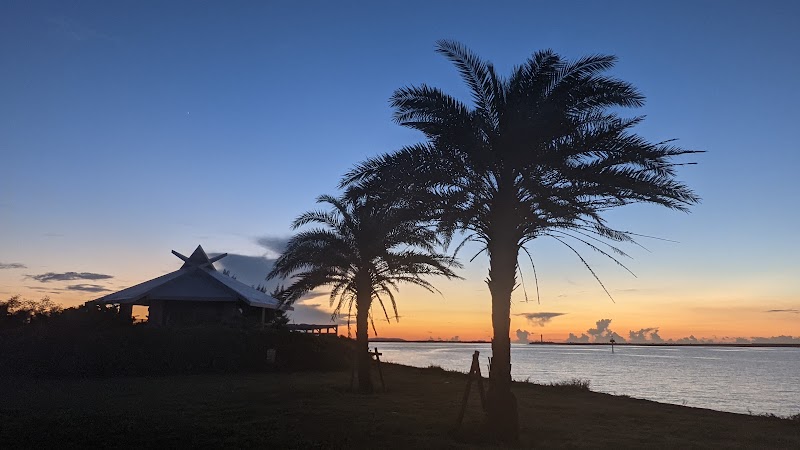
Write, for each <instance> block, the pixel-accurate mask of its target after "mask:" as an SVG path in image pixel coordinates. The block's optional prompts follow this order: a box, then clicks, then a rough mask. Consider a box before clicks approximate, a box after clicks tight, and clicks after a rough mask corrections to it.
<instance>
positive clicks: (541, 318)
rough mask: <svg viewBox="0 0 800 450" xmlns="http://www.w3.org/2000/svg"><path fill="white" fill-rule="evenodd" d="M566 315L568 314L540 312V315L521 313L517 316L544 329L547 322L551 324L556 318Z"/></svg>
mask: <svg viewBox="0 0 800 450" xmlns="http://www.w3.org/2000/svg"><path fill="white" fill-rule="evenodd" d="M565 314H566V313H558V312H539V313H521V314H515V315H516V316H521V317H524V318H526V319H528V321H529V322H531V323H533V324H536V325H538V326H540V327H543V326H545V324H546V323H547V322H550V321H551V320H553V319H555V318H556V317H558V316H563V315H565Z"/></svg>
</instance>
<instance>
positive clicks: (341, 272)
mask: <svg viewBox="0 0 800 450" xmlns="http://www.w3.org/2000/svg"><path fill="white" fill-rule="evenodd" d="M317 203H327V204H329V205H331V206H332V208H331V210H329V211H310V212H306V213H304V214H302V215H300V216H299V217H298V218H297V219H295V221H294V223H293V225H292V226H293V228H295V229H297V228H299V227H302V226H304V225H307V224H319V225H322V226H321V227H316V228H312V229H308V230H305V231H301V232H299V233H297V234H296V235H295V236H294V237H292V238H291V240H290V241H289V243H288V245H287V247H286V251H285V252H284V253H283V254H282V255H281V256H280V258H278V260H277V261H276V263H275V267H274V268H273V269H272V271H270V273H269V274H268V275H267V278H268V279H272V278H275V277H282V278H290V279H291V280H292V281H291V284H290V285H289V286H288V287H286V288H282V289H281V290H279V291H277V292H276V295H277V297H278V298H280V299H281V300H282V301H283V302H285V303H287V304H291V303H292V302H294V301H296V300H298V299H299V298H300V297H302V296H303V295H305V294H307V293H309V292H311V291H312V290H313V289H316V288H319V287H323V286H326V287H329V288H331V293H330V301H331V305H335V308H334V312H333V317H336V316H338V315H340V314H342V313H343V312H345V311H346V313H347V317H348V321H347V325H348V332H349V329H350V317H351V312H352V309H353V306H355V308H356V366H357V369H358V384H359V389H360V390H361V391H362V392H371V391H372V382H371V380H370V375H369V371H370V364H369V363H370V356H369V353H368V351H369V347H368V345H369V341H368V328H367V327H368V324H369V322H370V321H371V322H372V328H373V331H374V330H375V323H374V321H373V315H372V313H371V312H370V311H371V308H372V306H373V302H377V303H378V305H380V307H381V310H382V312H383V315H384V316H385V317H386V320H387V321H389V320H390V312H389V309H388V308H387V303H388V304H389V305H390V306H391V311H392V312H391V315H392V316H393V317H394V318H395V320H397V319H398V314H397V303H396V302H395V296H394V293H393V292H396V291H397V288H398V285H399V284H401V283H408V284H414V285H417V286H421V287H423V288H425V289H427V290H428V291H431V292H438V291H437V290H436V288H435V287H434V286H433V285H432V284H431V283H430V282H429V281H427V280H426V279H425V278H424V277H425V276H429V275H439V276H444V277H447V278H458V277H457V275H456V274H455V273H454V272H453V271H452V269H451V268H453V267H459V266H460V265H459V264H458V263H457V262H456V261H455V259H454V258H452V257H449V256H445V255H442V254H439V253H437V252H436V251H435V250H434V249H435V246H437V245H439V241H438V238H437V234H436V232H435V230H432V229H430V228H428V227H425V226H423V225H422V224H421V223H420V222H419V221H418V220H417V213H416V212H415V211H414V210H413V209H411V208H409V207H407V205H404V204H403V203H402V202H399V201H395V202H392V203H389V204H381V203H378V202H376V201H373V200H372V199H369V198H363V197H362V198H358V199H356V198H347V197H343V198H334V197H331V196H327V195H323V196H320V197H319V198H318V199H317Z"/></svg>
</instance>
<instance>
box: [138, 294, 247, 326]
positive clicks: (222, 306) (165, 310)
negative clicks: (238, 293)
mask: <svg viewBox="0 0 800 450" xmlns="http://www.w3.org/2000/svg"><path fill="white" fill-rule="evenodd" d="M148 313H149V314H148V323H150V324H152V325H156V326H185V325H197V324H212V323H231V322H234V321H236V320H237V319H238V318H239V316H240V315H241V313H240V312H239V305H238V303H236V302H193V301H166V300H160V301H152V302H151V303H150V308H149V311H148Z"/></svg>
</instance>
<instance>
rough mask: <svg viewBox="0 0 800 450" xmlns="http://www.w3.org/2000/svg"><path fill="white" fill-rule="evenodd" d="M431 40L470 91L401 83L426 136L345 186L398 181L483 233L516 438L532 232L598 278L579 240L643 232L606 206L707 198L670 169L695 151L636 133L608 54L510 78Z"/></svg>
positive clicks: (501, 407) (527, 68) (408, 117)
mask: <svg viewBox="0 0 800 450" xmlns="http://www.w3.org/2000/svg"><path fill="white" fill-rule="evenodd" d="M437 52H438V53H440V54H443V55H444V56H445V57H447V58H448V59H449V60H450V61H452V62H453V63H454V64H455V66H456V67H457V69H458V71H459V72H460V74H461V77H462V78H463V80H464V82H466V84H467V86H468V87H469V90H470V92H471V94H472V99H471V100H472V101H471V104H467V103H464V102H462V101H461V100H459V99H457V98H454V97H452V96H450V95H448V94H446V93H444V92H443V91H441V90H440V89H437V88H434V87H430V86H427V85H420V86H413V87H405V88H402V89H399V90H397V91H396V92H395V93H394V95H393V97H392V99H391V103H392V106H393V107H394V109H395V112H394V118H395V120H396V121H397V122H398V123H399V124H401V125H403V126H407V127H410V128H413V129H416V130H419V131H421V132H422V133H424V135H425V137H426V138H427V139H426V142H424V143H420V144H416V145H413V146H409V147H405V148H403V149H401V150H399V151H397V152H394V153H390V154H385V155H382V156H379V157H375V158H372V159H368V160H367V161H365V162H363V163H361V164H359V165H357V166H356V167H355V168H354V169H353V170H352V171H350V172H349V173H347V174H346V175H345V177H344V178H343V180H342V186H343V187H345V186H347V187H349V188H350V189H351V191H352V192H361V193H370V194H371V195H378V194H377V193H379V192H381V190H383V192H387V193H389V192H391V190H392V189H393V187H394V186H404V191H405V192H407V193H408V194H409V195H411V194H415V197H416V199H417V201H419V202H423V203H427V204H428V205H429V208H428V211H429V212H430V213H432V214H433V216H431V217H434V216H435V217H436V219H437V220H438V224H439V230H440V231H441V232H443V233H444V235H445V236H446V237H448V238H449V237H452V236H453V234H454V233H455V232H461V233H465V234H466V239H465V242H466V241H475V242H479V243H480V244H482V251H485V252H486V253H487V254H488V256H489V276H488V279H487V284H488V286H489V290H490V293H491V297H492V324H493V328H494V336H493V339H492V354H493V359H492V367H491V371H490V379H491V384H490V389H489V392H488V398H487V400H488V402H487V409H488V415H489V424H490V426H491V428H493V430H494V431H495V433H496V434H497V435H498V437H500V438H501V439H504V440H511V441H513V440H516V439H517V433H518V431H517V430H518V417H517V412H516V399H515V398H514V396H513V394H512V393H511V390H510V384H511V350H510V347H511V344H510V336H509V332H510V302H511V294H512V291H513V290H514V288H515V286H516V282H517V279H516V272H517V267H518V265H517V263H518V257H519V254H520V252H521V251H524V252H526V253H528V256H530V252H529V250H528V249H527V248H526V247H525V245H526V244H527V243H529V242H530V241H532V240H533V239H535V238H538V237H543V236H546V237H550V238H553V239H556V240H558V241H559V242H561V243H562V244H564V245H566V246H567V247H568V248H569V249H570V250H571V251H572V252H575V254H576V255H577V256H578V257H579V258H580V260H581V261H582V262H583V263H584V265H585V266H586V267H587V268H588V269H589V270H590V271H591V273H592V275H594V276H595V278H596V279H597V281H598V282H600V279H599V278H597V276H596V275H595V273H594V271H592V269H591V267H590V266H589V265H588V264H587V263H586V261H585V259H584V258H583V257H582V256H581V255H580V253H579V252H578V251H577V250H576V248H575V247H574V246H573V245H574V244H575V243H581V244H585V245H588V246H589V248H591V249H592V250H595V251H599V252H601V253H602V254H603V255H605V256H608V257H610V258H612V259H613V260H614V261H616V262H617V263H619V260H617V259H616V258H615V256H613V254H617V255H624V252H623V251H622V250H621V249H620V248H618V247H617V246H616V244H614V245H612V243H613V242H632V241H633V239H634V237H635V236H636V235H634V234H632V233H627V232H621V231H618V230H615V229H613V228H611V227H609V226H608V225H607V224H606V222H605V221H604V219H603V217H602V213H603V212H604V211H606V210H608V209H609V208H614V207H618V206H622V205H626V204H629V203H634V202H644V203H654V204H658V205H662V206H665V207H668V208H671V209H676V210H681V211H686V210H687V208H688V207H689V206H690V205H692V204H694V203H697V202H698V201H699V198H698V197H697V196H696V195H695V194H694V193H693V192H692V191H691V190H690V189H689V188H688V187H687V186H685V185H683V184H681V183H680V182H678V181H676V180H675V177H674V175H675V171H674V168H675V166H676V165H679V164H677V163H674V162H673V158H674V157H676V156H679V155H684V154H687V153H694V152H693V151H690V150H684V149H681V148H678V147H675V146H672V145H670V144H669V143H668V142H662V143H650V142H648V141H647V140H645V139H643V138H642V137H640V136H637V135H636V134H634V133H632V132H631V128H632V127H633V126H634V125H636V124H637V123H639V122H640V121H641V120H642V118H641V117H634V118H627V119H626V118H621V117H619V116H618V115H617V114H616V113H615V112H613V111H614V109H616V108H619V107H638V106H641V105H642V104H643V101H644V98H643V96H642V95H641V94H640V93H639V92H638V91H637V90H636V89H635V88H634V87H633V86H631V85H630V84H628V83H625V82H623V81H620V80H617V79H615V78H611V77H608V76H605V75H604V74H603V72H605V71H606V70H608V69H610V68H611V67H613V65H614V62H615V58H614V57H613V56H602V55H596V56H588V57H585V58H581V59H578V60H577V61H573V62H570V61H567V60H564V59H563V58H561V57H560V56H559V55H557V54H555V53H554V52H552V51H550V50H545V51H540V52H537V53H534V54H533V55H532V56H531V57H530V58H529V59H528V60H527V61H526V62H525V63H524V64H522V65H520V66H517V67H516V68H514V70H513V71H512V73H511V75H510V76H509V77H508V78H502V77H500V76H498V75H497V74H496V73H495V70H494V67H493V66H492V64H491V63H488V62H485V61H483V60H481V59H480V58H479V57H478V56H476V55H475V54H473V53H472V52H470V51H469V50H468V49H467V48H465V47H464V46H463V45H461V44H458V43H455V42H451V41H439V42H438V43H437ZM532 262H533V260H532V259H531V263H532ZM620 264H621V263H620ZM623 267H624V266H623ZM600 285H601V286H602V283H600ZM603 289H604V290H605V287H604V286H603ZM606 293H608V291H606Z"/></svg>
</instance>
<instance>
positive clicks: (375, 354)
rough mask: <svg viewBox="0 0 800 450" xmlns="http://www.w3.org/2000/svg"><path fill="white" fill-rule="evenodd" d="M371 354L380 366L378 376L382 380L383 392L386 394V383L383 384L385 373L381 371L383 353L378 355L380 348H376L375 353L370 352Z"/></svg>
mask: <svg viewBox="0 0 800 450" xmlns="http://www.w3.org/2000/svg"><path fill="white" fill-rule="evenodd" d="M369 354H370V356H374V357H375V362H376V363H377V365H378V376H380V378H381V387H382V388H383V392H386V383H384V382H383V371H382V370H381V355H382V354H383V353H378V347H375V352H370V353H369Z"/></svg>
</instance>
